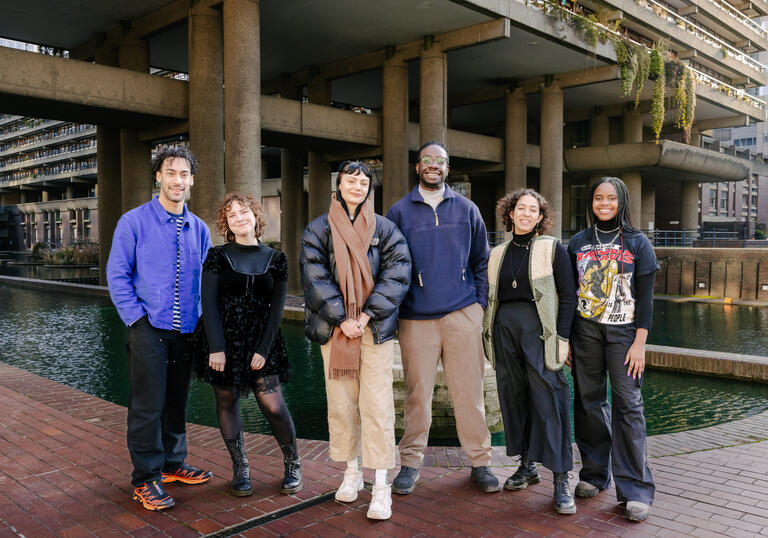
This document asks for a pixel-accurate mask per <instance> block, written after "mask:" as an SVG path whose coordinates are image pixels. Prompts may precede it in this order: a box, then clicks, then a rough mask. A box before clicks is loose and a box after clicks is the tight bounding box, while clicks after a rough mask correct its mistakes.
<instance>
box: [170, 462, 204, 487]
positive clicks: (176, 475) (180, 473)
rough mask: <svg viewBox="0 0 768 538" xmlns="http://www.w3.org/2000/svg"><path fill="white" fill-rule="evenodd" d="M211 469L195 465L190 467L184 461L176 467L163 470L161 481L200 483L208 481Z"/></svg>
mask: <svg viewBox="0 0 768 538" xmlns="http://www.w3.org/2000/svg"><path fill="white" fill-rule="evenodd" d="M211 476H212V473H211V471H203V470H202V469H198V468H197V467H192V466H191V465H187V464H186V463H182V464H181V467H177V468H176V469H174V470H172V471H163V482H164V483H166V484H167V483H168V482H176V481H177V480H178V481H179V482H182V483H184V484H202V483H203V482H208V481H209V480H210V479H211Z"/></svg>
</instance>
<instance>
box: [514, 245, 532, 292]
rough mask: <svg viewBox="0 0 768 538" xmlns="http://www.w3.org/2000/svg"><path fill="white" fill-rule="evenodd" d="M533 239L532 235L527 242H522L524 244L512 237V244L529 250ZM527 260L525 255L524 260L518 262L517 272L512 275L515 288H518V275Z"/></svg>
mask: <svg viewBox="0 0 768 538" xmlns="http://www.w3.org/2000/svg"><path fill="white" fill-rule="evenodd" d="M531 241H533V237H531V238H530V239H529V240H528V242H527V243H522V244H520V243H518V242H517V241H515V240H514V239H512V244H513V245H515V246H516V247H520V248H524V249H525V250H528V249H530V247H531ZM525 260H526V258H525V257H524V258H523V259H522V260H520V263H519V264H518V266H517V269H516V270H515V274H514V276H513V277H512V287H513V288H517V275H519V274H520V269H522V268H523V265H525Z"/></svg>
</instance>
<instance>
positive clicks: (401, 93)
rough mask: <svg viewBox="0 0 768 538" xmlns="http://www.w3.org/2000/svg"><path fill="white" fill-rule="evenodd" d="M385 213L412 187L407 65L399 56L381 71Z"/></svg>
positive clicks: (385, 62) (386, 63)
mask: <svg viewBox="0 0 768 538" xmlns="http://www.w3.org/2000/svg"><path fill="white" fill-rule="evenodd" d="M381 82H382V94H383V105H382V107H383V110H382V114H383V116H382V119H381V125H382V133H383V136H382V145H383V148H382V153H383V160H384V177H383V180H382V186H381V192H382V197H383V200H382V202H383V204H382V206H383V212H384V213H386V212H387V211H388V210H389V208H390V207H392V205H393V204H394V203H395V202H397V201H398V200H399V199H400V198H402V197H403V196H405V195H406V194H407V193H408V191H409V190H410V189H409V187H410V178H411V174H412V171H411V167H410V166H409V163H408V65H407V64H406V63H405V61H403V59H402V58H401V57H399V56H393V57H392V58H389V59H387V60H385V61H384V68H383V70H382V77H381Z"/></svg>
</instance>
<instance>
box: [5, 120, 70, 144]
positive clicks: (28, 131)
mask: <svg viewBox="0 0 768 538" xmlns="http://www.w3.org/2000/svg"><path fill="white" fill-rule="evenodd" d="M64 123H68V122H66V121H59V120H44V121H43V122H42V123H40V124H38V125H35V126H33V127H28V128H26V129H19V130H18V131H13V132H12V133H7V134H4V135H0V142H2V141H3V140H11V139H13V138H18V137H20V136H29V135H31V134H33V133H36V132H38V131H44V130H46V129H50V128H51V127H56V126H57V125H62V124H64Z"/></svg>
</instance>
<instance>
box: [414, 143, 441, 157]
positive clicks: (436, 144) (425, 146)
mask: <svg viewBox="0 0 768 538" xmlns="http://www.w3.org/2000/svg"><path fill="white" fill-rule="evenodd" d="M429 146H437V147H438V148H443V151H445V154H446V155H448V148H446V147H445V144H443V143H442V142H438V141H437V140H432V141H430V142H425V143H424V144H422V145H421V147H420V148H419V151H417V152H416V158H417V159H420V158H421V152H422V151H424V150H425V149H427V148H428V147H429Z"/></svg>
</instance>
